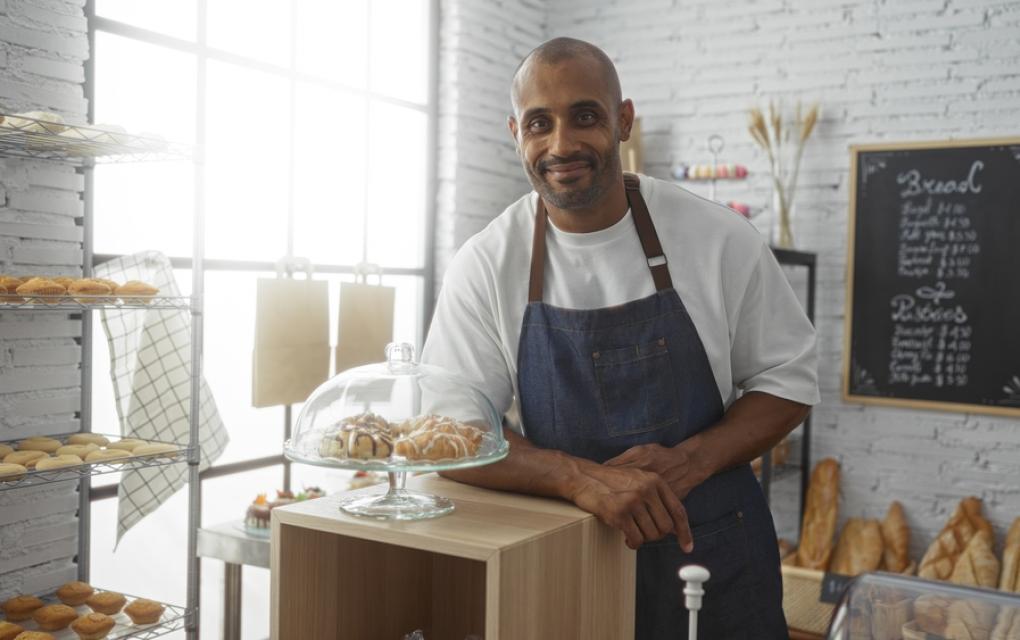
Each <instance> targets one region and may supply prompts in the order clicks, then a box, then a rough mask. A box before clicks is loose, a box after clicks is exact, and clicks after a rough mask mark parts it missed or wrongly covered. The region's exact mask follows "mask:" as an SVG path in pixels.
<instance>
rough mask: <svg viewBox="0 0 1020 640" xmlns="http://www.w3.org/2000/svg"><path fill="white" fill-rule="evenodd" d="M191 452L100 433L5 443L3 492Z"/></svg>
mask: <svg viewBox="0 0 1020 640" xmlns="http://www.w3.org/2000/svg"><path fill="white" fill-rule="evenodd" d="M188 452H189V449H188V447H187V446H184V445H178V444H174V443H170V442H158V441H154V440H141V439H138V438H121V437H119V436H110V435H104V434H100V433H72V434H69V435H63V436H33V437H30V438H25V439H23V440H15V441H10V442H0V491H3V490H5V489H14V488H18V487H26V486H32V485H40V484H49V483H51V482H62V481H65V480H76V479H78V478H80V477H83V476H95V475H102V474H105V473H117V472H120V471H127V470H129V469H141V468H146V467H157V466H162V465H166V464H175V463H178V462H185V461H187V459H188ZM0 640H3V637H2V636H0Z"/></svg>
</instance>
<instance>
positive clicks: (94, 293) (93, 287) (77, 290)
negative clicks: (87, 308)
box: [67, 278, 114, 304]
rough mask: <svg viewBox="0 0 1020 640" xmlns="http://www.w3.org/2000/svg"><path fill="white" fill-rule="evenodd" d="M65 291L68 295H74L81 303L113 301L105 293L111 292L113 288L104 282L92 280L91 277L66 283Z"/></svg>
mask: <svg viewBox="0 0 1020 640" xmlns="http://www.w3.org/2000/svg"><path fill="white" fill-rule="evenodd" d="M67 293H68V295H72V296H75V299H76V300H77V301H78V302H81V303H82V304H88V303H90V302H91V303H96V304H105V303H108V302H113V301H114V298H111V297H108V296H107V294H110V293H113V288H112V287H110V285H108V284H106V283H104V282H100V281H98V280H93V279H92V278H86V279H84V280H78V281H77V282H73V283H71V284H70V285H67ZM79 296H82V297H79ZM100 296H102V297H100Z"/></svg>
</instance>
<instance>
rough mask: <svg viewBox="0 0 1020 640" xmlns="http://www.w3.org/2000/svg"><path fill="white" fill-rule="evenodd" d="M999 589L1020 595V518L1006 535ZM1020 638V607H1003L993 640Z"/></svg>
mask: <svg viewBox="0 0 1020 640" xmlns="http://www.w3.org/2000/svg"><path fill="white" fill-rule="evenodd" d="M999 588H1000V589H1002V590H1003V591H1012V592H1014V593H1020V518H1017V519H1016V520H1014V521H1013V525H1012V526H1011V527H1010V528H1009V533H1007V534H1006V543H1005V544H1004V545H1003V548H1002V575H1001V577H1000V578H999ZM1014 638H1020V607H1016V608H1008V607H1003V608H1002V609H1001V610H1000V611H999V619H998V620H997V621H996V622H995V630H994V631H993V632H992V639H991V640H1013V639H1014Z"/></svg>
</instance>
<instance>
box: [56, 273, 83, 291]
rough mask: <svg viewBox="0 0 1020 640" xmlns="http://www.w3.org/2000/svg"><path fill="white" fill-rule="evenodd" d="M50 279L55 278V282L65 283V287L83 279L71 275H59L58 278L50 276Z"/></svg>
mask: <svg viewBox="0 0 1020 640" xmlns="http://www.w3.org/2000/svg"><path fill="white" fill-rule="evenodd" d="M50 279H51V280H53V281H54V282H56V283H57V284H59V285H63V287H64V288H65V289H67V288H68V287H70V286H71V285H72V284H74V283H75V282H78V281H79V280H81V278H72V277H70V276H57V277H56V278H50Z"/></svg>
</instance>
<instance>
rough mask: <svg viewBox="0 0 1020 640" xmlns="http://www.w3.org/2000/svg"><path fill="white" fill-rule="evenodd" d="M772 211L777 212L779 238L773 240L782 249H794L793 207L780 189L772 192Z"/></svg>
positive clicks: (776, 225)
mask: <svg viewBox="0 0 1020 640" xmlns="http://www.w3.org/2000/svg"><path fill="white" fill-rule="evenodd" d="M772 211H773V212H775V227H773V228H778V237H776V238H774V239H773V242H774V244H775V246H777V247H779V248H780V249H793V223H792V218H793V207H792V206H791V205H789V204H787V201H786V200H785V199H784V198H783V197H782V195H781V193H780V191H779V190H778V189H773V190H772Z"/></svg>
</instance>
